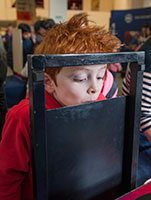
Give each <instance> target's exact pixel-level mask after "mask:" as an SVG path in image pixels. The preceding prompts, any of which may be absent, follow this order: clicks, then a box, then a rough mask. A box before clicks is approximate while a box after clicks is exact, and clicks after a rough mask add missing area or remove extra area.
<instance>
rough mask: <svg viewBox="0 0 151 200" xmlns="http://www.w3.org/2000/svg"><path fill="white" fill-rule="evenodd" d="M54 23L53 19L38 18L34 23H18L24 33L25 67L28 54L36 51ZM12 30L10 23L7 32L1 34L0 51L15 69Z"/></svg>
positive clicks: (8, 63)
mask: <svg viewBox="0 0 151 200" xmlns="http://www.w3.org/2000/svg"><path fill="white" fill-rule="evenodd" d="M54 25H55V22H54V20H53V19H47V20H38V21H36V22H35V23H34V24H33V25H28V24H26V23H21V24H19V25H18V27H17V28H18V29H20V30H21V34H22V48H23V67H24V65H25V63H26V61H27V55H28V54H32V53H33V52H34V49H35V47H36V46H37V45H38V44H39V43H40V42H41V41H42V40H43V38H44V37H45V35H46V32H47V31H48V30H49V29H50V28H52V27H53V26H54ZM12 30H13V27H12V25H8V27H7V29H6V31H5V33H4V34H3V35H1V34H0V51H1V55H3V59H4V60H5V62H6V63H7V65H8V66H9V67H10V68H11V69H12V71H13V69H14V66H13V52H12Z"/></svg>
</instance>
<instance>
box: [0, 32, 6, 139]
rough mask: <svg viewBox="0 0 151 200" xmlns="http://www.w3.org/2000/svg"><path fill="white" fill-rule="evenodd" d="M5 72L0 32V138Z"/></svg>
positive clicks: (4, 53)
mask: <svg viewBox="0 0 151 200" xmlns="http://www.w3.org/2000/svg"><path fill="white" fill-rule="evenodd" d="M6 74H7V64H6V51H5V48H4V45H3V41H2V37H1V34H0V139H1V132H2V128H3V125H4V122H5V115H6V113H7V105H6V97H5V90H4V81H5V79H6Z"/></svg>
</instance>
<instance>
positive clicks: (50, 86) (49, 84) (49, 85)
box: [45, 73, 55, 94]
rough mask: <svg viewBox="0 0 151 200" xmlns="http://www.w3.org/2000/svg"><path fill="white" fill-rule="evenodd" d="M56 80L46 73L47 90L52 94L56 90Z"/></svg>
mask: <svg viewBox="0 0 151 200" xmlns="http://www.w3.org/2000/svg"><path fill="white" fill-rule="evenodd" d="M54 84H55V83H54V81H53V80H52V78H51V77H50V76H49V75H48V74H47V73H45V90H46V91H47V92H48V93H49V94H52V93H53V92H54Z"/></svg>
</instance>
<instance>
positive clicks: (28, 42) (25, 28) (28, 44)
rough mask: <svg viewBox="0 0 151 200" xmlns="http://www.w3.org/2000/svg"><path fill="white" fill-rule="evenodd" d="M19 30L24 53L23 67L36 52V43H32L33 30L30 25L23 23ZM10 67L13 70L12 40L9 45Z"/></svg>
mask: <svg viewBox="0 0 151 200" xmlns="http://www.w3.org/2000/svg"><path fill="white" fill-rule="evenodd" d="M18 29H20V30H21V33H22V51H23V66H24V65H25V63H26V61H27V55H28V54H33V52H34V42H33V41H32V37H31V36H32V35H31V29H30V26H29V25H28V24H24V23H21V24H19V26H18ZM7 63H8V66H9V67H10V68H11V69H12V70H13V55H12V40H11V41H10V43H9V47H8V55H7Z"/></svg>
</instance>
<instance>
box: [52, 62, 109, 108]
mask: <svg viewBox="0 0 151 200" xmlns="http://www.w3.org/2000/svg"><path fill="white" fill-rule="evenodd" d="M105 71H106V65H93V66H85V67H83V66H82V67H80V66H78V67H64V68H62V69H61V71H60V72H59V73H58V74H57V76H56V82H57V86H56V85H55V83H54V81H53V80H52V86H53V94H54V96H55V98H56V99H57V100H58V101H59V102H60V103H62V104H63V105H65V106H70V105H76V104H83V103H87V102H92V101H96V100H97V98H98V96H99V94H100V92H101V89H102V86H103V79H104V75H105Z"/></svg>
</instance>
